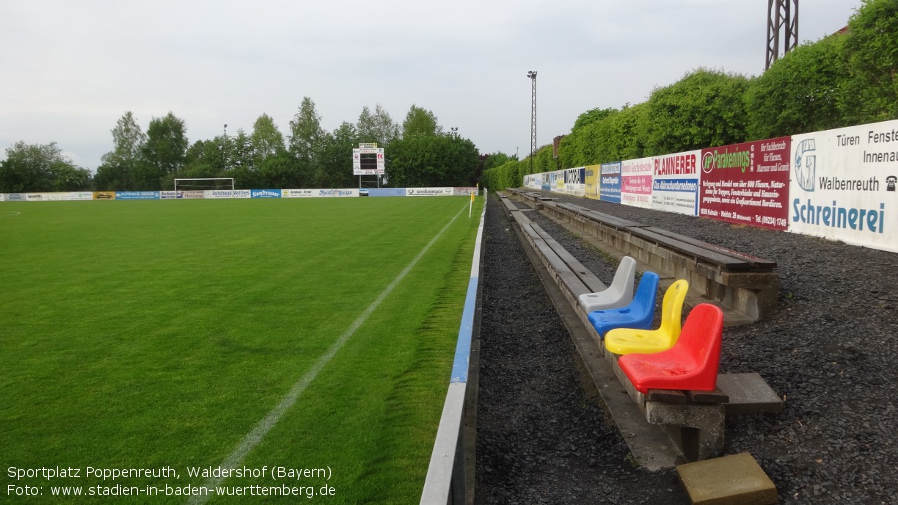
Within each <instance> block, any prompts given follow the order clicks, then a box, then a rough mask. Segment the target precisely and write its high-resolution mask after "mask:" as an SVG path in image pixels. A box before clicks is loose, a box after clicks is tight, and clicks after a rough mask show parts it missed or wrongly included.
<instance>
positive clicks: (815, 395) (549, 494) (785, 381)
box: [475, 195, 898, 505]
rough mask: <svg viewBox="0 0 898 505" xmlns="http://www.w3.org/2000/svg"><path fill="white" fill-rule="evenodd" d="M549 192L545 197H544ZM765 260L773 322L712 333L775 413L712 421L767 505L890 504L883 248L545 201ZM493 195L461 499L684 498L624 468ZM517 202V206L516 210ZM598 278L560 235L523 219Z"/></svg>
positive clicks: (725, 362) (621, 449) (892, 298)
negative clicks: (470, 486) (473, 443)
mask: <svg viewBox="0 0 898 505" xmlns="http://www.w3.org/2000/svg"><path fill="white" fill-rule="evenodd" d="M552 196H553V197H556V196H557V195H552ZM559 200H560V201H570V202H572V203H577V204H579V205H583V206H585V207H590V208H593V209H596V210H598V211H601V212H605V213H607V214H612V215H616V216H619V217H622V218H626V219H631V220H633V221H637V222H641V223H645V224H650V225H652V226H657V227H660V228H664V229H668V230H675V231H677V232H679V233H683V234H685V235H688V236H692V237H695V238H697V239H700V240H704V241H707V242H710V243H713V244H718V245H721V246H724V247H728V248H731V249H734V250H737V251H741V252H745V253H749V254H753V255H756V256H760V257H762V258H766V259H770V260H774V261H776V262H777V264H778V267H777V273H778V274H779V278H780V299H779V307H778V311H777V313H776V314H774V315H773V316H772V317H771V318H769V319H767V320H764V321H760V322H757V323H755V324H752V325H749V326H743V327H738V328H727V329H726V330H725V331H724V340H723V349H722V354H721V363H720V370H721V372H753V371H754V372H759V373H760V374H761V376H763V377H764V378H765V379H766V380H767V382H768V384H770V386H771V387H772V388H773V389H774V390H775V391H776V392H777V393H778V394H780V395H781V396H783V397H784V398H786V404H785V412H783V413H782V414H779V415H769V414H768V415H757V416H745V417H740V418H737V419H735V420H729V421H727V431H726V449H725V452H726V454H736V453H741V452H749V453H751V454H752V455H753V456H754V457H755V459H757V460H758V463H759V464H760V465H761V467H762V468H763V469H764V471H765V472H767V474H768V475H769V476H770V478H771V479H772V480H773V482H774V484H775V485H776V487H777V490H778V492H779V495H780V499H781V503H784V504H789V503H814V504H829V503H832V504H847V503H858V504H876V503H898V437H896V431H898V421H896V419H898V411H896V400H895V397H894V396H892V393H893V392H894V391H895V389H894V388H892V387H890V386H893V385H894V384H896V379H898V366H896V362H898V340H896V336H898V317H896V316H898V290H896V286H895V279H896V275H895V273H896V270H898V254H894V253H888V252H882V251H876V250H872V249H867V248H863V247H856V246H849V245H845V244H842V243H838V242H832V241H826V240H822V239H818V238H813V237H808V236H802V235H797V234H791V233H784V232H777V231H771V230H764V229H759V228H752V227H745V226H735V225H729V224H726V223H722V222H718V221H712V220H709V219H700V218H695V217H689V216H682V215H678V214H671V213H665V212H656V211H651V210H648V209H638V208H633V207H626V206H622V205H616V204H610V203H606V202H601V201H595V200H587V199H582V198H573V197H559ZM500 206H501V204H500V203H499V202H498V200H496V199H491V200H490V203H489V207H488V209H487V215H486V226H485V230H484V234H485V248H486V249H485V257H484V273H483V318H482V321H481V351H480V393H479V402H478V411H477V419H478V421H477V423H478V427H477V467H476V478H475V485H476V488H475V503H477V504H505V503H508V504H531V503H557V504H582V503H650V504H661V505H664V504H681V503H682V504H686V503H689V500H688V497H687V496H686V494H685V492H684V491H683V490H682V489H681V486H680V484H679V482H678V480H677V477H676V472H675V471H674V470H670V471H666V472H648V471H645V470H642V469H640V468H635V467H634V466H633V465H632V464H631V461H632V459H631V458H630V457H629V453H628V450H627V446H626V444H625V442H624V440H623V439H622V438H621V436H620V434H619V433H618V432H617V431H616V428H615V427H614V425H613V424H612V423H611V422H610V421H608V420H606V419H605V417H604V413H603V411H602V409H601V408H600V407H599V406H597V403H596V402H597V401H598V400H597V399H596V397H595V396H594V395H593V394H591V393H590V392H589V389H588V388H586V389H584V387H583V386H582V384H583V383H582V376H581V373H580V371H579V369H578V367H577V360H576V350H575V348H574V346H573V343H572V342H571V340H570V337H569V336H568V334H567V331H566V330H565V328H564V325H563V324H562V322H561V320H560V319H559V317H558V315H557V314H556V312H555V310H554V308H553V306H552V304H551V301H550V300H549V298H548V296H547V294H546V293H545V291H544V289H543V286H542V284H541V283H540V281H539V279H538V277H537V276H536V273H535V271H534V270H533V267H532V265H531V264H530V262H529V260H528V259H527V257H526V255H525V253H524V249H523V248H522V246H521V244H520V242H519V241H518V239H517V236H516V235H515V234H514V230H513V229H512V228H511V225H510V223H509V222H508V220H507V219H506V218H505V215H504V213H503V211H502V209H501V208H500ZM518 206H519V207H522V208H523V207H524V205H523V204H520V203H519V204H518ZM528 217H529V218H530V219H531V220H534V221H536V222H537V223H538V224H539V225H540V226H541V227H543V228H544V229H545V230H546V231H547V232H549V233H550V234H552V236H553V238H555V239H556V240H557V241H558V242H559V243H561V244H562V245H563V246H564V247H565V248H566V249H567V250H568V251H570V252H571V254H573V255H574V256H575V257H576V258H577V259H578V260H580V261H581V262H582V263H583V264H584V265H585V266H587V267H588V268H590V269H591V270H592V271H593V272H594V273H595V274H596V275H597V276H598V277H599V278H600V279H602V280H603V281H605V282H606V283H609V282H610V280H611V278H612V277H613V274H614V270H615V269H616V265H613V264H608V263H607V262H606V261H605V260H604V259H603V258H602V257H601V255H599V254H598V252H597V251H595V249H593V248H592V247H590V246H588V245H587V244H585V242H583V241H581V240H580V239H579V238H578V237H577V236H576V235H574V234H572V233H570V232H568V231H567V230H565V229H564V228H562V227H561V226H559V225H557V224H556V223H554V222H553V221H551V220H549V219H548V218H545V217H543V216H540V215H539V214H537V213H536V212H532V213H529V214H528Z"/></svg>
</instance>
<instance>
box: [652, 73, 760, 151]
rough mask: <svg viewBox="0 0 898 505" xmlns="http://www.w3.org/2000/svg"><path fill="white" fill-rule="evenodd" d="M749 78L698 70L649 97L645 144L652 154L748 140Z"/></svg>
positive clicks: (659, 89)
mask: <svg viewBox="0 0 898 505" xmlns="http://www.w3.org/2000/svg"><path fill="white" fill-rule="evenodd" d="M747 89H748V79H747V78H745V77H743V76H738V75H732V74H725V73H723V72H717V71H711V70H706V69H698V70H695V71H694V72H692V73H690V74H688V75H686V77H684V78H683V79H681V80H680V81H678V82H677V83H675V84H672V85H670V86H667V87H665V88H658V89H656V90H655V91H654V92H653V93H652V96H651V97H650V98H649V101H648V112H647V113H648V115H649V117H650V118H651V121H650V122H649V123H648V131H647V132H646V141H645V147H646V152H647V154H649V155H652V156H654V155H658V154H665V153H672V152H677V151H688V150H691V149H701V148H702V147H709V146H722V145H726V144H732V143H736V142H741V141H743V140H744V139H745V123H746V121H745V102H744V98H743V97H744V95H745V91H746V90H747Z"/></svg>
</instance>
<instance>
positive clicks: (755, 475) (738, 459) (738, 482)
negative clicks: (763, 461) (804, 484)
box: [677, 452, 779, 505]
mask: <svg viewBox="0 0 898 505" xmlns="http://www.w3.org/2000/svg"><path fill="white" fill-rule="evenodd" d="M677 474H679V476H680V482H682V483H683V486H684V487H685V488H686V492H687V493H688V494H689V499H690V500H692V503H693V505H773V504H775V503H779V496H778V495H777V492H776V486H774V485H773V482H772V481H771V480H770V477H768V476H767V474H766V473H764V470H763V469H762V468H761V467H760V466H759V465H758V462H757V461H755V458H754V457H753V456H752V455H751V454H749V453H747V452H744V453H741V454H733V455H730V456H723V457H720V458H713V459H706V460H704V461H697V462H695V463H686V464H685V465H679V466H677Z"/></svg>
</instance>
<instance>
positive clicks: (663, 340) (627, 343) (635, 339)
mask: <svg viewBox="0 0 898 505" xmlns="http://www.w3.org/2000/svg"><path fill="white" fill-rule="evenodd" d="M687 291H689V282H687V281H686V280H685V279H680V280H678V281H676V282H674V283H673V284H671V285H670V287H669V288H667V291H665V292H664V300H663V301H662V302H661V325H660V327H659V328H658V329H657V330H641V329H635V328H616V329H613V330H611V331H609V332H608V333H606V334H605V349H608V350H609V351H611V352H613V353H614V354H621V355H623V354H632V353H640V354H652V353H656V352H661V351H666V350H668V349H670V348H671V347H673V346H674V344H676V343H677V339H678V338H680V329H681V325H680V321H681V318H682V316H683V302H684V301H686V292H687Z"/></svg>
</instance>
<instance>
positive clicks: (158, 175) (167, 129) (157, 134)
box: [134, 112, 189, 190]
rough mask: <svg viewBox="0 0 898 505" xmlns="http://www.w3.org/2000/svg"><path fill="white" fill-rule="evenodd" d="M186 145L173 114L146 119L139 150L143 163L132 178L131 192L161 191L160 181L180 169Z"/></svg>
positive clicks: (182, 128) (180, 122) (184, 134)
mask: <svg viewBox="0 0 898 505" xmlns="http://www.w3.org/2000/svg"><path fill="white" fill-rule="evenodd" d="M188 145H189V144H188V141H187V129H186V127H185V126H184V121H183V120H181V119H179V118H177V117H176V116H175V115H174V114H173V113H171V112H169V113H168V114H166V115H165V116H164V117H161V118H155V117H154V118H153V119H152V120H150V126H149V127H148V128H147V140H146V143H145V144H144V145H143V148H142V149H141V152H142V154H143V160H144V162H145V163H143V164H142V166H141V167H140V170H139V171H138V173H137V174H136V176H135V177H134V182H135V188H134V189H138V190H158V189H161V187H162V184H163V182H164V181H166V180H167V179H170V178H171V177H173V176H175V175H177V174H178V173H179V172H180V171H181V169H182V168H184V161H185V159H186V155H187V146H188Z"/></svg>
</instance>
